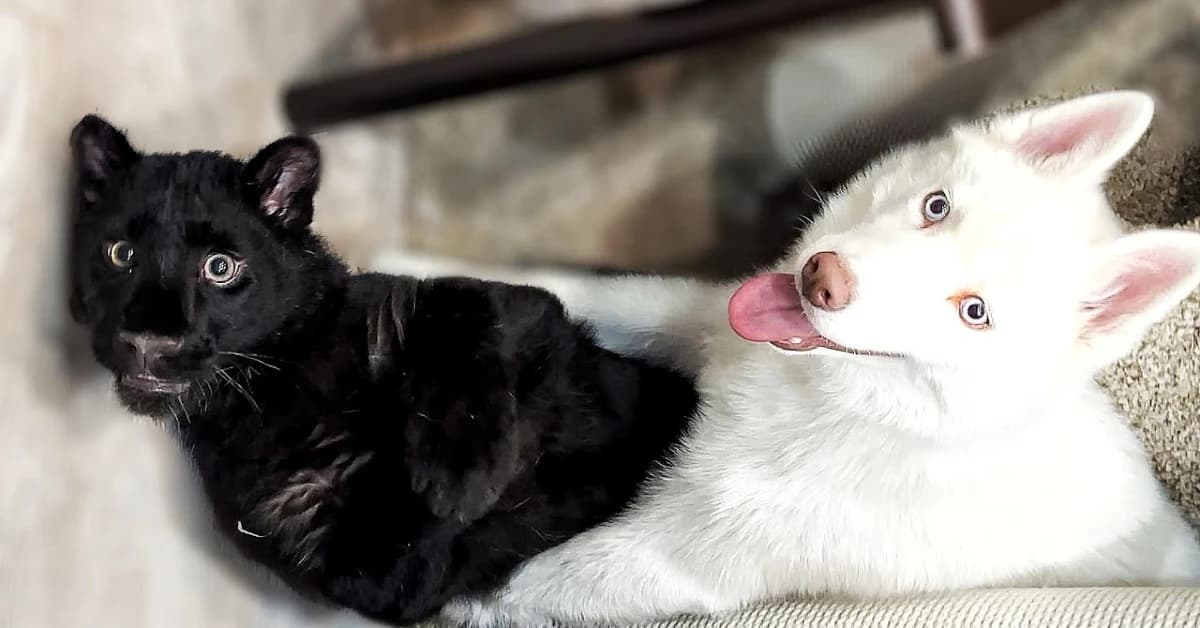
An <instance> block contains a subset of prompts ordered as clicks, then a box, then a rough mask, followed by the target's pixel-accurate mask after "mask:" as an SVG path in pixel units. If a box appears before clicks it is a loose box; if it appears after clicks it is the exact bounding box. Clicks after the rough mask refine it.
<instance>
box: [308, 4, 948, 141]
mask: <svg viewBox="0 0 1200 628" xmlns="http://www.w3.org/2000/svg"><path fill="white" fill-rule="evenodd" d="M897 4H906V3H904V2H896V1H890V2H889V1H886V0H707V1H703V2H696V3H693V4H686V5H683V6H680V7H675V8H669V9H661V10H657V11H647V12H643V13H637V14H631V15H625V16H613V17H604V18H593V19H585V20H580V21H575V22H568V23H563V24H559V25H553V26H547V27H543V28H539V29H536V30H534V31H532V32H529V33H527V34H521V35H516V36H513V37H510V38H506V39H502V40H499V41H495V42H493V43H488V44H484V45H480V46H477V47H473V48H468V49H465V50H461V51H458V52H453V53H449V54H445V55H438V56H434V57H431V58H428V59H417V60H414V61H408V62H403V63H395V64H388V65H383V66H380V67H375V68H366V69H362V70H356V71H351V72H347V73H346V74H343V75H340V76H333V77H328V78H322V79H318V80H315V81H310V82H304V83H300V84H297V85H294V86H292V87H290V88H289V89H288V90H287V91H286V93H285V95H284V106H285V109H286V112H287V115H288V117H289V118H290V119H291V121H292V124H293V125H294V126H295V127H296V128H297V129H298V130H300V131H310V130H312V129H314V128H316V127H320V126H325V125H330V124H335V123H338V122H342V121H346V120H351V119H357V118H362V117H367V116H372V115H377V114H382V113H387V112H393V111H400V110H404V109H410V108H414V107H419V106H421V105H426V104H429V103H433V102H438V101H444V100H449V99H452V98H460V97H464V96H471V95H475V94H480V93H483V92H487V91H491V90H495V89H500V88H506V87H515V86H519V85H527V84H530V83H536V82H539V81H545V80H549V79H556V78H561V77H564V76H568V75H571V74H576V73H580V72H587V71H590V70H595V69H598V68H603V67H608V66H612V65H614V64H618V63H623V62H628V61H633V60H636V59H640V58H644V57H648V56H652V55H656V54H662V53H665V52H672V51H678V50H683V49H687V48H691V47H695V46H701V45H706V44H712V43H714V42H718V41H722V40H726V39H732V38H737V37H745V36H748V35H753V34H755V33H760V32H764V31H767V30H770V29H773V28H779V27H784V26H788V25H793V24H798V23H801V22H805V21H811V20H815V19H820V18H824V17H829V16H833V15H838V14H844V13H848V12H851V11H856V10H861V9H863V8H867V7H872V6H880V5H897ZM907 4H930V2H929V1H928V0H926V1H925V2H915V1H914V2H908V3H907ZM935 6H936V4H935ZM949 23H950V24H952V23H953V22H949ZM951 40H953V37H951Z"/></svg>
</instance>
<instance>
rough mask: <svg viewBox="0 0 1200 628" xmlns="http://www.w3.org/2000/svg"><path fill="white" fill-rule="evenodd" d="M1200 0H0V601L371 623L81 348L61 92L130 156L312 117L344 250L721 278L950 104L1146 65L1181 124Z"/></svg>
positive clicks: (227, 139) (244, 137) (1192, 96)
mask: <svg viewBox="0 0 1200 628" xmlns="http://www.w3.org/2000/svg"><path fill="white" fill-rule="evenodd" d="M1197 5H1200V3H1198V2H1196V1H1195V0H1124V1H1123V0H930V1H907V2H905V1H884V0H732V1H722V0H338V1H330V0H210V1H208V2H194V1H190V0H153V1H151V0H144V1H137V0H103V1H85V0H0V286H3V292H2V293H0V294H2V295H3V296H2V297H0V303H3V304H4V306H5V307H4V308H0V627H7V626H20V627H25V626H54V627H57V626H89V627H91V626H122V627H142V626H145V627H158V626H178V627H181V628H182V627H190V626H197V627H199V626H205V627H207V626H300V625H310V624H311V625H330V626H333V625H346V626H348V625H361V624H362V623H363V622H362V621H361V620H358V619H356V618H354V617H350V616H346V615H343V614H339V613H334V612H331V611H327V610H323V609H318V608H314V607H312V606H309V605H306V604H303V603H301V602H299V601H297V600H295V599H293V597H292V596H291V595H290V594H288V593H286V592H284V591H282V590H281V589H280V588H278V587H277V586H275V585H274V584H272V583H271V582H269V581H267V580H265V579H263V578H261V577H259V575H258V574H256V573H254V572H253V570H252V569H250V568H248V567H246V566H245V565H241V564H236V563H235V562H233V561H232V560H231V559H229V557H228V555H227V553H226V552H225V550H224V549H223V548H222V547H221V545H220V543H219V542H218V541H216V540H214V537H213V534H212V531H211V530H210V529H209V520H208V518H207V514H206V513H205V511H204V508H203V505H202V504H200V503H199V502H198V500H197V497H196V495H195V493H194V486H193V483H192V481H191V477H190V471H189V470H188V469H187V468H186V467H185V466H184V464H183V461H182V456H180V455H178V452H176V451H175V447H174V443H172V442H170V441H169V439H168V438H167V437H165V436H164V435H163V434H161V433H160V432H159V431H158V430H157V429H156V428H155V427H154V426H153V425H150V424H148V423H147V422H145V421H142V420H139V419H135V418H133V417H131V416H130V415H128V414H127V413H125V412H124V411H123V410H121V409H120V408H119V407H118V405H117V404H116V401H115V399H114V398H113V396H112V395H111V393H110V392H109V386H110V382H109V381H108V377H107V376H106V375H105V374H103V373H101V372H99V371H98V369H96V368H95V367H93V366H92V363H91V358H90V356H89V355H88V354H87V352H86V351H82V350H80V347H79V341H78V337H77V331H76V330H74V328H73V327H72V325H71V323H70V321H69V318H68V316H67V313H66V306H65V302H64V294H63V293H64V291H63V288H62V267H63V262H64V260H63V253H62V245H63V243H64V240H65V231H64V226H65V222H64V221H65V219H66V217H67V207H66V194H65V192H66V187H65V186H66V183H67V181H68V172H69V170H68V159H67V157H68V155H67V142H66V141H67V135H68V133H69V130H70V128H71V127H72V125H73V124H74V123H75V121H77V120H78V119H79V118H80V117H81V116H82V115H84V114H86V113H89V112H97V113H100V114H102V115H104V116H105V117H107V118H108V119H110V120H111V121H112V122H113V123H115V124H116V125H117V126H119V127H122V128H125V129H127V130H128V131H129V136H130V139H131V140H132V141H133V143H134V144H135V146H137V147H138V148H140V149H142V150H146V151H178V150H190V149H218V150H223V151H227V152H230V153H232V154H235V155H238V156H249V155H250V154H252V153H253V152H254V151H255V150H256V149H257V148H259V147H260V146H262V145H265V144H266V143H267V142H269V141H271V140H272V139H274V138H276V137H278V136H280V135H282V134H284V133H288V132H293V131H302V132H307V133H313V134H315V135H316V137H317V138H318V140H319V141H320V143H321V145H322V147H323V149H324V151H325V152H324V157H325V162H324V168H325V177H324V183H323V187H322V190H321V192H320V194H319V196H318V199H317V219H316V229H317V230H318V231H320V232H321V233H323V234H325V235H326V236H328V238H329V239H330V240H331V241H332V243H333V245H334V247H335V248H336V249H337V250H338V251H339V252H340V253H341V254H343V255H344V256H345V257H346V258H347V259H348V260H349V261H350V262H351V263H352V264H354V265H356V266H359V267H367V266H369V265H371V263H372V260H374V259H377V258H378V257H379V256H380V255H385V254H387V253H388V252H389V251H396V250H405V251H414V252H419V253H424V254H434V255H439V256H450V257H457V258H464V259H470V260H475V261H480V262H494V263H505V264H538V265H560V266H572V267H581V268H589V269H596V270H638V271H652V272H663V273H679V274H689V275H697V276H705V277H729V276H734V275H738V274H741V273H745V272H748V271H750V270H751V269H753V268H755V267H756V266H760V265H763V264H766V263H768V262H770V261H771V260H772V259H773V258H774V257H775V256H776V255H778V254H780V252H781V251H782V249H783V247H784V246H786V244H787V243H788V242H789V241H790V240H791V238H792V237H793V236H794V234H795V232H796V228H797V227H798V225H800V224H801V222H802V219H803V217H804V216H805V215H807V214H809V213H811V212H812V211H813V210H814V209H815V208H816V207H817V206H818V205H819V199H820V197H821V195H822V194H825V193H827V192H829V191H830V190H832V189H834V188H836V187H837V186H838V185H839V184H840V183H841V182H842V181H844V180H845V178H846V177H848V176H849V175H851V174H852V173H853V172H854V171H855V170H857V169H858V168H859V167H861V166H862V165H863V164H865V163H866V162H867V161H869V160H870V159H872V158H873V157H875V156H876V155H878V154H879V153H880V152H881V151H885V150H888V149H889V148H891V147H894V146H895V145H896V144H897V143H899V142H902V141H904V140H906V139H911V138H917V137H921V136H923V135H925V134H928V133H930V132H931V131H933V130H935V129H938V128H940V127H942V126H944V125H945V124H946V123H947V122H948V121H950V120H954V119H958V118H961V117H971V116H975V115H978V114H980V113H982V112H986V111H990V110H993V109H994V108H996V107H1002V106H1007V105H1009V104H1010V103H1013V102H1022V101H1024V100H1025V99H1027V98H1034V97H1039V96H1044V95H1050V94H1056V93H1061V92H1072V91H1078V90H1084V89H1091V88H1097V87H1109V86H1122V87H1146V88H1149V89H1152V90H1153V91H1154V93H1155V94H1156V96H1158V97H1159V98H1160V101H1161V102H1162V103H1164V106H1163V107H1162V109H1160V117H1159V122H1158V124H1159V125H1160V128H1165V129H1166V130H1167V132H1166V133H1163V134H1161V135H1162V136H1163V137H1166V138H1171V137H1174V136H1179V137H1185V136H1186V137H1194V135H1195V133H1194V129H1196V128H1200V106H1197V102H1196V101H1197V99H1198V96H1197V94H1200V89H1198V88H1200V6H1197ZM1176 132H1177V133H1176ZM1167 141H1168V142H1169V141H1170V140H1169V139H1168V140H1167Z"/></svg>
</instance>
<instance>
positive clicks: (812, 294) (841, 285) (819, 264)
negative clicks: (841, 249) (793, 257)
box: [800, 251, 854, 312]
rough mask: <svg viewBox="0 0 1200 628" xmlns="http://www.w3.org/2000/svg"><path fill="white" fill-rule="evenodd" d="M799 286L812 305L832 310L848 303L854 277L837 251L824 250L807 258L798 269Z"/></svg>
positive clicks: (851, 294) (827, 310) (828, 310)
mask: <svg viewBox="0 0 1200 628" xmlns="http://www.w3.org/2000/svg"><path fill="white" fill-rule="evenodd" d="M800 286H801V291H802V292H803V293H804V296H805V298H807V299H808V301H809V302H810V303H812V304H813V305H814V306H816V307H818V308H821V309H822V310H825V311H826V312H833V311H835V310H840V309H842V308H844V307H846V306H847V305H849V304H850V300H851V299H852V297H853V289H854V278H853V277H852V276H851V275H850V271H848V270H846V267H845V266H843V265H842V260H841V258H839V257H838V254H837V253H833V252H829V251H825V252H822V253H817V254H816V255H813V256H812V257H810V258H809V259H808V262H807V263H805V264H804V269H803V270H801V271H800Z"/></svg>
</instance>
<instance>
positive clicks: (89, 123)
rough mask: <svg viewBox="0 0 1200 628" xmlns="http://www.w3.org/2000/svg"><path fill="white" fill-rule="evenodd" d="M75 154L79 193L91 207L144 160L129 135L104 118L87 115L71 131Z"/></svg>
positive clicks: (73, 152) (72, 147) (72, 149)
mask: <svg viewBox="0 0 1200 628" xmlns="http://www.w3.org/2000/svg"><path fill="white" fill-rule="evenodd" d="M71 152H72V156H73V157H74V160H75V170H76V172H77V173H78V176H79V180H78V186H79V192H80V194H81V195H82V196H83V201H84V203H86V204H88V205H91V204H93V203H95V202H96V201H98V200H99V199H100V197H101V196H103V194H104V191H105V190H106V189H108V187H109V186H110V185H112V182H113V181H114V180H115V179H116V178H117V177H118V176H120V175H121V173H123V172H124V171H126V170H128V169H129V168H130V167H131V166H133V165H134V164H135V163H137V161H138V159H140V158H141V155H140V154H139V153H138V152H137V151H136V150H134V149H133V147H132V146H130V145H129V140H127V139H125V134H123V133H121V132H120V131H118V130H117V129H116V128H115V127H113V125H111V124H109V123H108V121H106V120H105V119H104V118H101V117H100V116H97V115H91V114H89V115H86V116H84V117H83V119H82V120H80V121H79V122H78V123H77V124H76V125H75V128H74V129H73V130H72V131H71Z"/></svg>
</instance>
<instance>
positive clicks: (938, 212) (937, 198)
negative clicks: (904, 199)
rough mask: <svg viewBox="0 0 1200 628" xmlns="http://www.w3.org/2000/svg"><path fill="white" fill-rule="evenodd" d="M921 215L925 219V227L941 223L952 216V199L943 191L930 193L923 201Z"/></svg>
mask: <svg viewBox="0 0 1200 628" xmlns="http://www.w3.org/2000/svg"><path fill="white" fill-rule="evenodd" d="M921 215H922V216H923V217H924V218H925V226H926V227H928V226H929V225H932V224H935V223H939V222H941V221H943V220H945V219H946V216H949V215H950V197H948V196H946V193H945V192H943V191H942V190H938V191H937V192H930V193H929V194H926V195H925V200H924V201H921Z"/></svg>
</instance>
